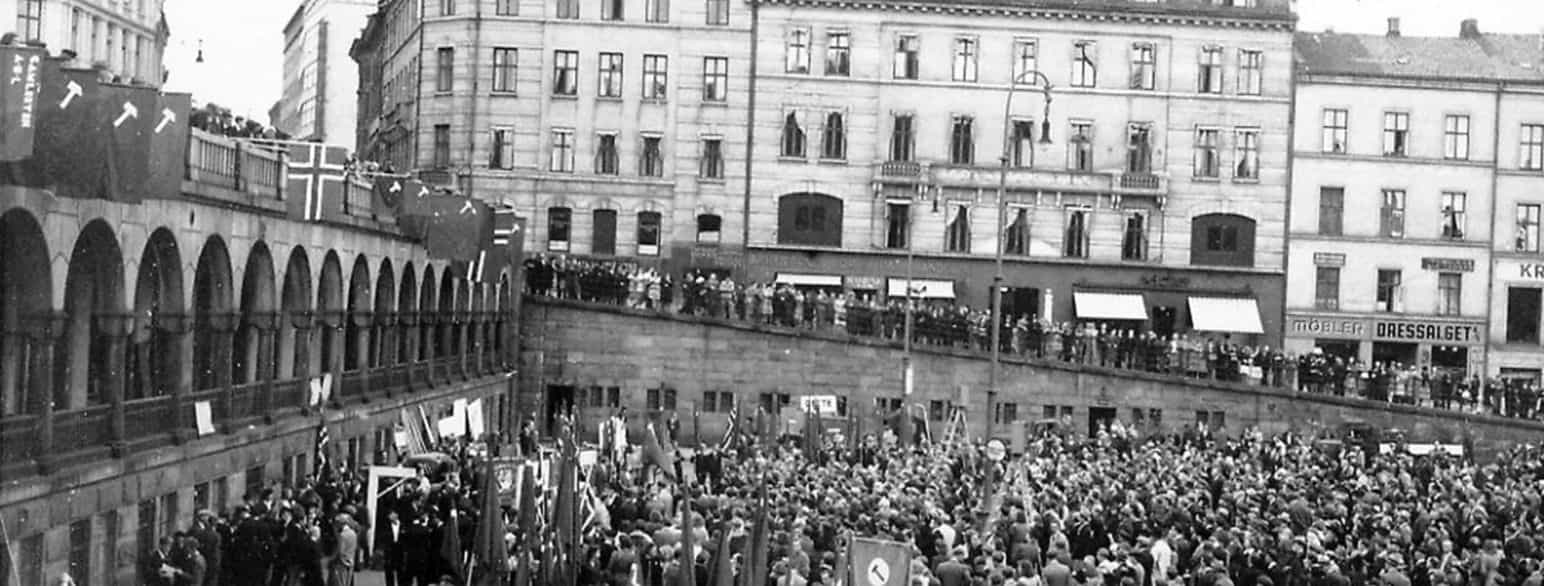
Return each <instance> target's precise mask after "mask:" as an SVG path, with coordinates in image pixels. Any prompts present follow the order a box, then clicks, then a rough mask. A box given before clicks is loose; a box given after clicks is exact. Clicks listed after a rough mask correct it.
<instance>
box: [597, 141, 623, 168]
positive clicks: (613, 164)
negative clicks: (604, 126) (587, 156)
mask: <svg viewBox="0 0 1544 586" xmlns="http://www.w3.org/2000/svg"><path fill="white" fill-rule="evenodd" d="M620 160H621V158H620V157H619V156H618V154H617V135H616V134H615V133H609V132H607V133H601V134H599V135H596V137H595V174H597V175H616V174H617V173H619V172H620V169H619V168H620V167H621V165H620V164H619V161H620Z"/></svg>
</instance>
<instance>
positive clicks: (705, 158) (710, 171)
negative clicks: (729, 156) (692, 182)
mask: <svg viewBox="0 0 1544 586" xmlns="http://www.w3.org/2000/svg"><path fill="white" fill-rule="evenodd" d="M697 174H698V176H700V177H702V178H703V179H723V178H724V141H723V139H719V138H705V139H702V160H701V161H699V167H698V173H697Z"/></svg>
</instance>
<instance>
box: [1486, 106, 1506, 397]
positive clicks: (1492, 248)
mask: <svg viewBox="0 0 1544 586" xmlns="http://www.w3.org/2000/svg"><path fill="white" fill-rule="evenodd" d="M1505 92H1506V82H1500V83H1497V84H1496V109H1495V111H1494V112H1493V113H1492V114H1491V122H1490V225H1489V226H1488V228H1489V230H1490V242H1489V244H1490V245H1489V246H1487V247H1486V248H1485V276H1486V277H1487V278H1486V279H1485V339H1483V340H1481V341H1482V342H1484V344H1483V345H1481V346H1480V348H1481V352H1482V353H1481V354H1480V356H1481V358H1480V380H1481V381H1484V380H1485V378H1486V377H1488V376H1490V339H1491V337H1492V336H1495V335H1496V333H1495V332H1493V331H1491V329H1492V328H1493V325H1492V324H1494V323H1495V322H1493V321H1491V319H1492V318H1493V317H1494V316H1495V307H1496V303H1495V299H1496V298H1495V295H1496V262H1495V258H1494V257H1495V254H1496V238H1498V237H1499V236H1498V235H1497V234H1496V214H1497V208H1499V207H1500V206H1498V205H1497V201H1498V200H1499V199H1500V195H1501V194H1500V193H1498V191H1500V187H1501V95H1502V94H1503V93H1505ZM1479 390H1480V392H1479V399H1480V404H1481V405H1484V404H1485V385H1483V384H1481V385H1480V389H1479Z"/></svg>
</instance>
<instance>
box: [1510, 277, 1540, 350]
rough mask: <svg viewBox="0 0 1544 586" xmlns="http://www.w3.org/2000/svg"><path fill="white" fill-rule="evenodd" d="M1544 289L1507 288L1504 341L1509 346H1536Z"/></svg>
mask: <svg viewBox="0 0 1544 586" xmlns="http://www.w3.org/2000/svg"><path fill="white" fill-rule="evenodd" d="M1541 301H1544V289H1540V288H1538V287H1507V290H1506V341H1507V343H1509V344H1538V343H1539V315H1540V313H1541V312H1540V309H1541V307H1540V306H1541V305H1544V303H1541Z"/></svg>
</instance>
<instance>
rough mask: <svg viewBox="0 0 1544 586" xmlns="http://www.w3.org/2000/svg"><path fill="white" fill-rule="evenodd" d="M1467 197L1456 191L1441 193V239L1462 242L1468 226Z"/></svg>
mask: <svg viewBox="0 0 1544 586" xmlns="http://www.w3.org/2000/svg"><path fill="white" fill-rule="evenodd" d="M1468 210H1469V195H1468V194H1466V193H1462V192H1457V191H1444V192H1442V238H1443V239H1444V240H1463V239H1464V232H1465V230H1466V229H1467V228H1468V226H1469V222H1468V220H1469V215H1468Z"/></svg>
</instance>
